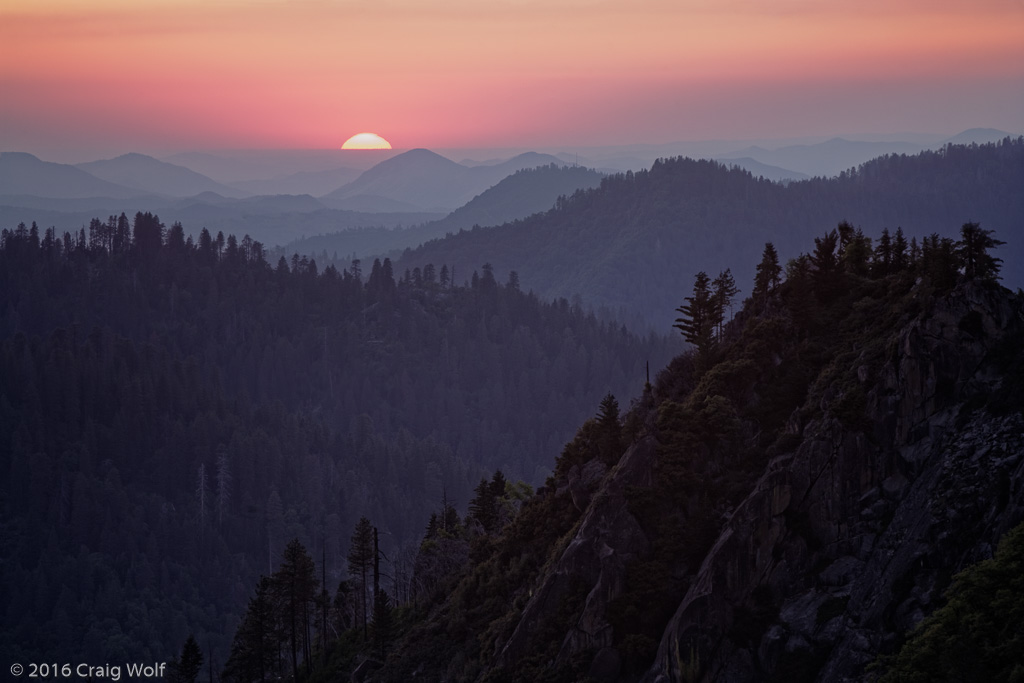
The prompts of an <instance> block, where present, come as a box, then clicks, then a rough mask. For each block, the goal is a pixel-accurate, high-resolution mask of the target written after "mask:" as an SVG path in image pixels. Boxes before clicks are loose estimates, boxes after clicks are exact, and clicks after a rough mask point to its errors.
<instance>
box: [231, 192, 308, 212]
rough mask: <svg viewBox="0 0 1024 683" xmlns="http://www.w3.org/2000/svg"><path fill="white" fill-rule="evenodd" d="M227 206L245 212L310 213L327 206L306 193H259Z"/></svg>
mask: <svg viewBox="0 0 1024 683" xmlns="http://www.w3.org/2000/svg"><path fill="white" fill-rule="evenodd" d="M228 206H237V207H239V208H241V209H242V210H243V211H246V212H249V211H258V212H260V213H312V212H314V211H323V210H324V209H326V208H327V207H326V206H324V205H323V204H322V203H321V202H320V200H319V199H317V198H316V197H311V196H309V195H308V194H275V195H260V196H258V197H248V198H246V199H242V200H240V201H238V202H237V203H234V202H233V203H231V204H228Z"/></svg>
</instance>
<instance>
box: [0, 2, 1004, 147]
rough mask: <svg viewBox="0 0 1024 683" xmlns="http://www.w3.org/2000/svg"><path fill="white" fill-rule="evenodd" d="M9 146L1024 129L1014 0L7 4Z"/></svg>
mask: <svg viewBox="0 0 1024 683" xmlns="http://www.w3.org/2000/svg"><path fill="white" fill-rule="evenodd" d="M0 93H2V95H0V150H20V151H29V152H38V151H42V150H57V149H63V150H90V151H99V150H104V149H109V150H111V151H127V150H129V149H137V150H140V151H155V150H163V151H174V150H183V149H201V148H231V147H247V148H316V149H323V148H336V147H339V146H340V145H341V143H342V142H344V141H345V139H347V138H348V137H349V136H351V135H353V134H355V133H359V132H363V131H372V132H375V133H378V134H380V135H382V136H383V137H385V138H387V139H388V140H389V141H391V143H392V144H393V145H394V146H395V147H396V148H412V147H434V148H442V147H444V148H453V147H460V148H472V147H535V148H544V147H549V148H550V147H559V148H566V149H568V148H570V147H572V146H584V145H591V146H592V145H603V144H628V143H658V142H670V141H675V140H700V139H714V138H754V137H778V138H783V137H797V136H813V135H832V134H858V133H859V134H871V133H878V134H882V133H889V132H902V131H915V132H928V133H944V134H953V133H956V132H959V131H960V130H963V129H965V128H970V127H995V128H1001V129H1003V130H1008V131H1010V132H1014V133H1021V132H1024V3H1022V2H1020V1H1019V0H1003V1H995V0H973V1H965V2H952V1H943V0H928V1H925V0H910V1H908V2H899V1H898V0H886V1H883V0H857V1H856V2H852V1H847V0H784V1H782V2H772V1H771V0H673V1H668V0H632V1H630V2H626V1H623V0H616V1H614V2H612V1H604V0H487V1H486V2H481V1H480V0H146V1H145V2H139V1H138V0H5V2H4V3H3V4H2V5H0Z"/></svg>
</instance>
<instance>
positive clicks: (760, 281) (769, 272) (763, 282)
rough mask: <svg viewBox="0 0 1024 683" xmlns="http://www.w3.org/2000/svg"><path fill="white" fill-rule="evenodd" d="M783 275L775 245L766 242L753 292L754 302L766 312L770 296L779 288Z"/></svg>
mask: <svg viewBox="0 0 1024 683" xmlns="http://www.w3.org/2000/svg"><path fill="white" fill-rule="evenodd" d="M781 274H782V267H781V266H779V254H778V252H776V251H775V245H774V244H772V243H771V242H765V245H764V252H763V253H762V254H761V263H759V264H758V265H757V273H756V275H755V276H754V292H753V297H754V301H755V302H756V303H758V304H759V305H760V307H761V310H764V307H765V304H766V303H767V301H768V295H769V294H771V293H772V292H774V291H775V288H776V287H778V286H779V276H780V275H781Z"/></svg>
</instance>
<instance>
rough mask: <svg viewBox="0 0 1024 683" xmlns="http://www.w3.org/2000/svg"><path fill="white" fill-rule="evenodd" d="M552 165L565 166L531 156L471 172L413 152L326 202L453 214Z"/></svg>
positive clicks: (340, 206) (378, 167) (370, 172)
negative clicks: (509, 180) (527, 172)
mask: <svg viewBox="0 0 1024 683" xmlns="http://www.w3.org/2000/svg"><path fill="white" fill-rule="evenodd" d="M549 163H558V164H560V163H561V162H560V161H559V160H558V159H557V158H555V157H552V156H550V155H547V154H537V153H535V152H527V153H525V154H520V155H519V156H516V157H513V158H511V159H508V160H506V161H503V162H501V163H497V164H491V165H481V166H473V167H468V166H463V165H462V164H459V163H456V162H454V161H452V160H451V159H448V158H446V157H443V156H441V155H440V154H437V153H435V152H431V151H430V150H427V149H413V150H409V151H408V152H405V153H403V154H399V155H398V156H396V157H392V158H390V159H388V160H386V161H382V162H381V163H379V164H377V165H376V166H374V167H373V168H371V169H369V170H368V171H366V172H365V173H363V174H362V175H361V176H359V177H358V178H357V179H356V180H354V181H352V182H351V183H348V184H347V185H344V186H342V187H340V188H338V189H337V190H335V191H334V192H330V193H328V194H326V195H324V196H322V197H321V198H320V199H321V201H323V202H324V203H325V204H327V205H328V206H330V207H332V208H336V209H350V208H355V207H358V206H367V204H366V203H365V201H366V200H359V199H358V198H359V197H364V196H369V197H374V198H376V199H374V202H379V201H380V199H388V200H393V201H397V202H402V203H404V204H408V205H412V206H415V207H418V208H420V209H421V210H430V211H434V210H439V209H440V210H444V211H451V210H453V209H455V208H457V207H459V206H462V205H463V204H465V203H466V202H468V201H470V200H471V199H472V198H473V197H475V196H476V195H478V194H479V193H481V192H483V191H484V190H486V189H487V188H488V187H491V186H492V185H495V184H496V183H498V182H499V181H500V180H501V179H502V178H504V177H506V176H508V175H511V174H512V173H515V172H516V171H518V170H520V169H523V168H532V167H534V166H540V165H543V164H549ZM359 201H363V202H364V203H363V204H358V203H356V202H359Z"/></svg>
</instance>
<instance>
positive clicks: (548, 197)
mask: <svg viewBox="0 0 1024 683" xmlns="http://www.w3.org/2000/svg"><path fill="white" fill-rule="evenodd" d="M603 177H604V175H603V174H601V173H598V172H597V171H594V170H593V169H589V168H583V167H582V166H578V167H572V166H561V165H554V164H550V165H547V166H539V167H537V168H531V169H523V170H519V171H516V172H515V173H513V174H512V175H509V176H507V177H506V178H504V179H503V180H502V181H501V182H499V183H498V184H497V185H495V186H493V187H490V188H488V189H487V190H485V191H483V192H481V193H480V194H478V195H477V196H476V197H473V199H471V200H470V201H469V202H468V203H467V204H465V205H464V206H462V207H460V208H458V209H456V210H455V211H453V212H451V213H450V214H448V215H447V216H445V217H444V218H442V219H441V220H439V221H435V222H433V223H431V224H430V225H429V226H424V227H430V228H432V229H433V231H434V232H436V233H437V234H436V236H440V235H444V234H445V233H446V232H457V231H458V230H462V229H468V228H471V227H473V226H474V225H501V224H502V223H508V222H509V221H514V220H518V219H520V218H526V217H527V216H529V215H531V214H535V213H538V212H541V211H547V210H548V209H550V208H551V207H552V206H554V205H555V200H556V199H558V198H559V197H560V196H570V195H572V194H573V193H574V192H576V191H577V190H585V189H590V188H592V187H597V186H598V185H600V184H601V178H603ZM410 232H411V231H410ZM427 239H430V238H427ZM410 246H412V245H410Z"/></svg>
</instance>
